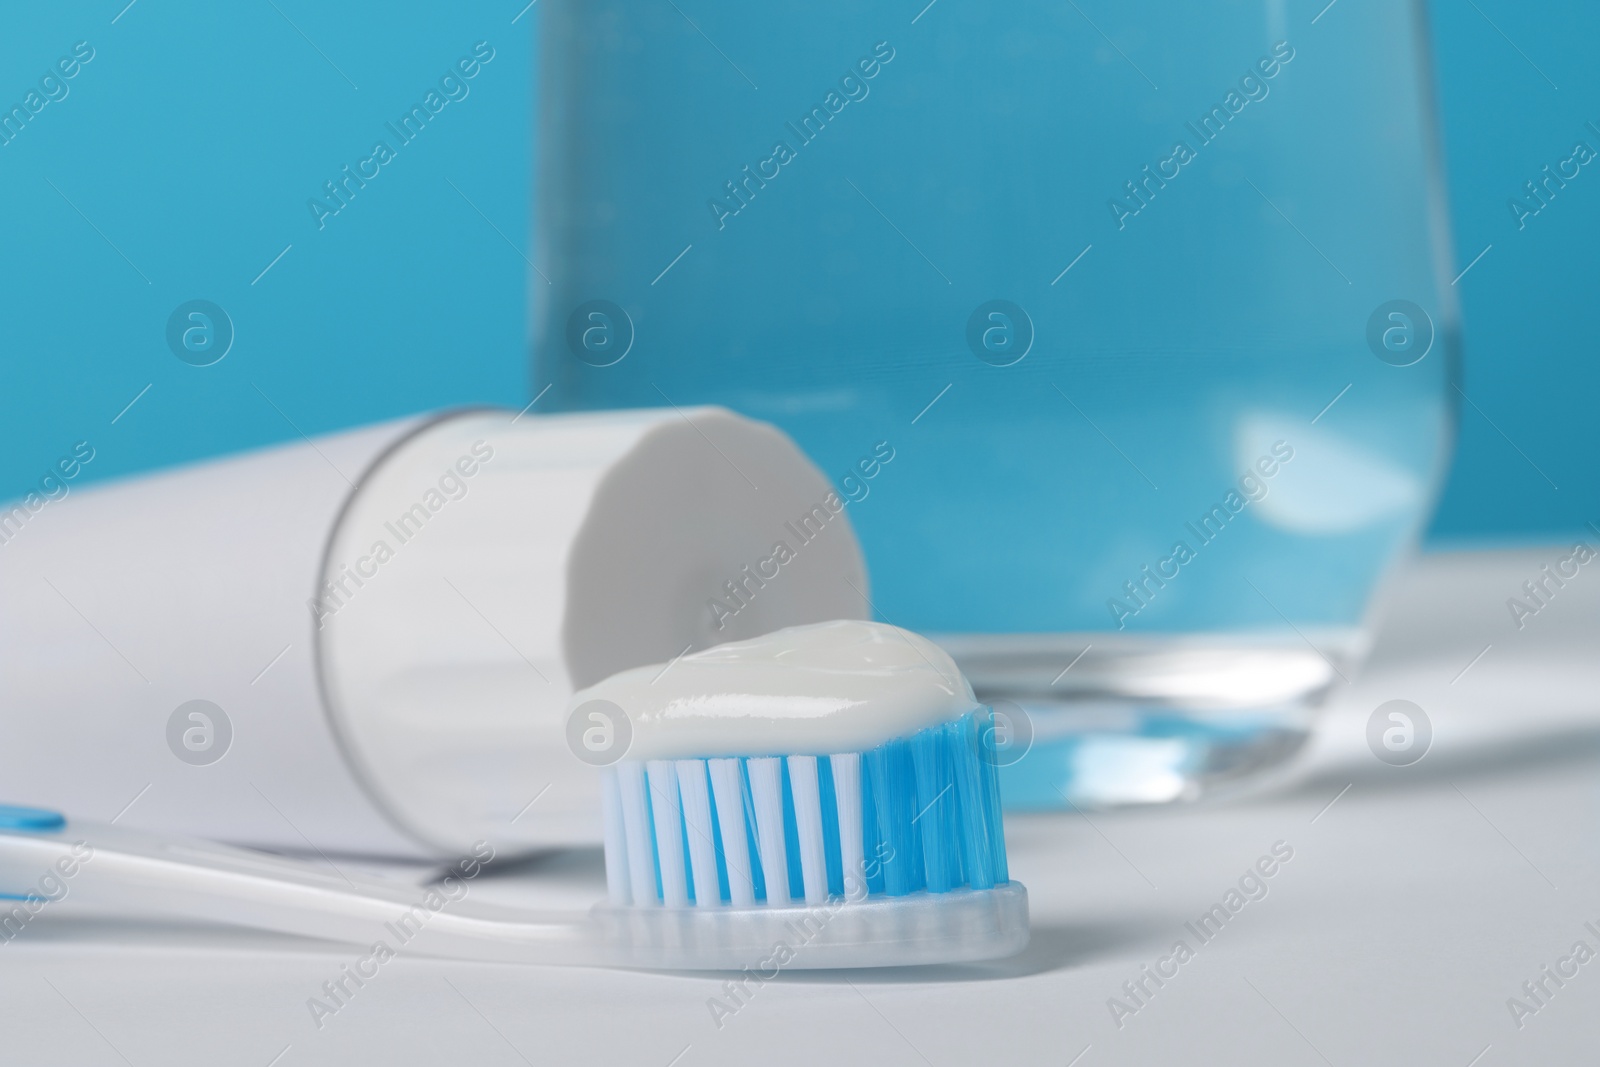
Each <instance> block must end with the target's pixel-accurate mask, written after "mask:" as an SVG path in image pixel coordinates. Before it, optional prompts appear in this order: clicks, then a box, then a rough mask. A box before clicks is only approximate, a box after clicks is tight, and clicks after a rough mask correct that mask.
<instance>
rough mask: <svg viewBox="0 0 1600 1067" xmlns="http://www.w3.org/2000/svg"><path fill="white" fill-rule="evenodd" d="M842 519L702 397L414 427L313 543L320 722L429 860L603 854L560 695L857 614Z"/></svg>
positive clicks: (803, 472) (805, 463) (854, 559)
mask: <svg viewBox="0 0 1600 1067" xmlns="http://www.w3.org/2000/svg"><path fill="white" fill-rule="evenodd" d="M843 512H844V505H843V502H842V501H841V500H840V499H839V497H838V496H837V494H836V493H835V492H834V491H833V490H832V488H831V487H830V486H829V484H828V482H827V480H826V479H825V478H824V477H823V475H822V474H821V472H820V471H818V470H817V469H816V467H815V466H814V465H812V463H811V462H810V461H809V460H807V459H806V458H805V456H804V455H803V454H802V453H801V452H800V451H799V449H798V448H796V447H795V445H794V444H793V443H792V442H791V441H790V440H789V439H788V438H787V437H785V436H784V435H783V434H782V433H781V432H779V431H778V430H776V429H774V428H773V427H771V426H768V425H766V424H764V423H758V422H754V421H751V420H749V419H745V418H741V417H739V416H737V415H734V414H732V413H731V412H728V411H725V410H722V409H719V408H693V409H687V410H681V411H680V410H675V409H663V410H649V411H625V412H603V413H595V414H574V415H552V416H546V417H537V416H522V417H518V418H513V417H512V416H511V415H510V414H509V413H505V412H469V413H465V414H458V415H454V416H451V417H447V418H445V419H443V420H440V421H438V422H434V423H432V424H429V425H427V426H425V427H423V428H422V429H420V430H419V431H418V432H416V433H415V434H413V435H411V436H409V437H407V438H405V439H404V440H402V441H401V442H400V443H398V444H397V445H396V446H395V447H394V448H392V449H391V450H390V452H389V453H388V454H387V455H386V456H384V457H383V458H382V459H381V460H380V461H379V462H377V463H375V464H374V465H373V468H372V469H371V470H370V471H369V472H368V474H367V475H366V476H365V478H364V479H363V480H362V482H361V484H360V485H359V486H358V487H357V489H356V491H355V493H354V494H353V495H352V496H351V498H350V501H349V503H348V504H347V506H346V507H345V510H344V513H343V515H342V516H341V517H340V520H339V522H338V524H337V527H336V528H335V530H334V533H333V536H332V538H331V540H330V543H329V548H328V553H327V556H326V558H325V560H324V564H323V568H322V577H323V580H324V582H325V584H324V585H323V586H322V589H321V591H320V593H319V594H318V600H317V602H316V614H317V616H318V619H317V621H318V629H317V641H318V643H317V653H318V655H317V660H318V674H319V677H320V682H321V686H322V691H323V696H324V701H325V704H326V706H327V709H328V714H329V717H330V720H331V724H332V726H333V731H334V733H335V735H336V736H337V738H338V739H339V742H340V744H341V746H342V748H343V749H344V752H345V756H346V758H347V759H348V760H349V762H350V764H351V766H352V768H353V769H354V771H355V773H356V774H357V776H358V777H359V778H360V779H361V780H362V782H363V784H364V785H365V786H366V788H367V790H368V791H369V792H370V794H371V795H372V797H373V798H374V800H375V801H376V802H377V803H378V804H379V806H380V807H381V808H382V809H383V810H384V811H385V812H386V814H387V815H388V816H389V817H390V818H391V819H392V820H393V821H394V822H395V823H396V824H397V825H398V826H399V827H400V828H401V829H403V830H404V831H406V832H407V833H408V834H409V835H410V836H412V837H414V838H416V839H417V840H418V841H419V842H421V843H423V844H424V845H426V846H427V847H429V848H430V849H433V850H436V851H439V852H442V853H450V852H456V851H460V850H465V849H467V848H469V847H470V846H471V844H472V843H473V842H475V841H478V840H487V841H489V842H491V843H492V844H494V846H495V847H496V849H499V850H504V851H512V852H514V851H517V850H527V849H534V848H540V847H547V846H554V845H563V844H572V843H581V842H598V841H599V840H601V836H602V835H601V820H600V795H599V775H598V774H596V772H595V770H594V768H593V767H591V766H588V765H586V764H585V763H584V762H582V761H580V760H579V759H578V757H577V756H576V755H574V754H573V752H572V751H571V750H570V749H569V747H568V743H567V737H566V722H565V713H566V707H567V703H568V699H569V697H570V696H571V695H572V693H573V692H574V691H575V690H577V689H580V688H583V687H585V686H588V685H592V684H593V683H595V682H597V681H599V680H600V679H602V678H604V677H606V676H608V675H610V674H612V673H614V672H616V671H619V670H622V669H625V668H628V667H634V666H638V665H640V664H646V663H660V662H666V661H670V660H672V659H673V658H675V657H677V656H679V655H682V654H683V653H685V652H688V651H693V650H697V649H702V648H707V647H710V646H711V645H714V644H719V643H721V642H723V641H730V640H737V639H741V638H747V637H752V636H756V635H758V634H762V633H766V632H768V631H770V630H773V629H777V628H779V627H782V626H793V625H798V624H802V623H809V622H820V621H824V620H827V619H836V618H864V617H866V610H867V606H868V605H867V601H866V597H867V592H866V590H867V583H866V576H865V572H864V567H863V564H862V559H861V552H860V549H859V547H858V545H857V542H856V538H855V534H854V532H853V530H852V529H851V527H850V523H849V520H848V518H847V517H846V516H845V515H844V513H843ZM780 542H781V543H783V544H784V545H786V546H787V548H788V551H787V552H782V553H779V552H777V551H776V548H777V545H778V544H779V543H780ZM780 557H781V559H782V560H783V562H781V563H780V562H779V558H780ZM774 569H776V572H777V573H776V574H775V575H774V574H773V571H774ZM758 572H761V573H764V574H765V575H767V577H764V578H760V580H759V581H758V580H757V579H756V577H752V576H756V575H758ZM669 669H670V668H669Z"/></svg>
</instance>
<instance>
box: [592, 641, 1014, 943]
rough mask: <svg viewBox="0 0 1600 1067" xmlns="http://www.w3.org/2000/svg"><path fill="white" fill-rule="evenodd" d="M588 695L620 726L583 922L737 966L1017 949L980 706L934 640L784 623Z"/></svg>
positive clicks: (985, 714) (626, 676)
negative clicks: (603, 903) (627, 734)
mask: <svg viewBox="0 0 1600 1067" xmlns="http://www.w3.org/2000/svg"><path fill="white" fill-rule="evenodd" d="M668 679H671V680H670V681H668ZM641 683H642V685H641ZM595 701H604V702H605V704H606V706H607V707H608V708H610V709H613V710H612V712H611V714H612V715H616V714H622V715H625V716H626V720H627V721H628V723H629V727H630V729H631V734H632V737H631V742H630V747H629V750H628V751H627V752H626V753H625V754H624V756H623V757H622V758H621V759H619V760H617V761H616V762H615V763H614V764H612V765H610V766H608V767H606V768H605V769H604V771H603V774H604V783H603V789H602V800H603V812H604V820H605V852H606V879H607V883H608V889H609V906H608V907H605V908H602V909H600V911H601V912H604V915H600V916H597V917H600V918H601V919H602V921H608V922H611V923H613V924H615V925H616V926H617V928H618V930H619V931H622V930H626V931H628V932H629V933H628V934H627V935H626V936H629V937H631V939H632V942H633V946H634V949H635V951H636V953H637V954H638V955H640V956H643V957H645V958H646V959H647V960H648V961H649V963H650V965H656V966H681V967H729V966H731V967H734V968H738V967H743V966H745V965H747V964H750V963H752V962H758V961H756V960H754V958H753V957H750V956H749V955H748V953H751V952H757V951H760V952H771V951H773V948H774V944H775V943H777V944H782V945H787V946H788V947H789V949H790V950H791V951H790V953H789V955H791V956H792V958H791V959H789V960H787V961H786V963H785V965H786V966H795V967H851V966H883V965H892V964H907V963H932V962H952V961H957V960H971V959H986V958H994V957H999V956H1005V955H1010V954H1012V953H1015V952H1017V951H1020V949H1021V948H1022V947H1023V946H1024V945H1025V944H1026V942H1027V936H1028V932H1027V894H1026V891H1025V890H1024V889H1023V888H1022V886H1021V885H1019V884H1017V883H1015V882H1012V881H1010V877H1009V872H1008V870H1007V866H1006V851H1005V840H1004V836H1003V833H1002V824H1001V813H1000V790H999V783H998V780H997V777H996V773H995V762H994V760H993V759H992V758H989V757H988V751H989V750H988V749H987V748H986V742H987V741H988V739H989V734H988V732H987V731H989V730H990V725H989V723H990V711H989V709H988V708H986V707H983V706H981V705H979V704H977V702H976V701H975V700H974V699H973V697H972V693H971V689H970V687H968V686H967V684H966V681H965V679H963V678H962V677H961V675H960V672H959V671H958V670H957V669H956V667H955V665H954V663H953V662H951V661H950V659H949V657H948V656H947V655H946V654H945V653H944V652H943V651H942V650H940V649H939V648H938V647H937V646H936V645H934V644H932V642H929V641H927V640H925V639H924V638H921V637H917V636H916V635H914V634H910V633H907V632H906V631H903V630H898V629H896V628H894V627H890V626H884V625H882V624H876V623H864V622H837V623H824V624H820V625H818V626H807V627H796V628H794V629H791V630H785V631H779V632H778V633H776V634H769V635H767V636H766V637H763V638H757V639H755V640H754V641H747V642H738V643H736V644H731V645H722V646H718V647H717V648H714V649H710V650H708V651H707V652H703V653H698V654H696V655H693V656H685V657H683V658H682V659H680V660H679V661H677V662H676V663H675V664H673V665H671V667H670V668H669V669H668V670H667V671H666V672H665V673H663V671H662V668H660V667H653V668H641V669H639V670H638V671H636V672H635V671H630V672H623V674H621V675H617V676H614V677H613V678H612V679H608V680H607V681H606V682H603V683H601V684H600V685H598V686H595V687H593V688H591V689H590V690H587V691H585V692H584V693H581V694H579V695H578V697H577V698H575V704H576V711H577V712H584V711H585V710H586V709H593V708H595V707H596V706H597V705H596V704H595ZM624 709H631V710H624ZM875 733H876V734H878V735H879V737H880V739H879V740H877V743H870V744H864V743H863V739H865V738H871V737H872V736H873V735H874V734H875ZM885 733H887V736H883V735H884V734H885ZM756 746H759V747H756ZM734 747H747V751H745V752H742V753H735V752H733V751H730V749H731V748H734ZM696 750H698V752H699V754H691V752H694V751H696ZM651 916H654V918H651ZM797 940H798V941H799V942H801V943H802V944H798V945H797V944H794V942H796V941H797ZM741 953H744V954H745V955H741ZM664 958H666V959H667V960H670V962H664ZM711 960H719V961H721V962H710V961H711ZM641 962H645V960H641Z"/></svg>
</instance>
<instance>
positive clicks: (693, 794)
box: [675, 759, 722, 908]
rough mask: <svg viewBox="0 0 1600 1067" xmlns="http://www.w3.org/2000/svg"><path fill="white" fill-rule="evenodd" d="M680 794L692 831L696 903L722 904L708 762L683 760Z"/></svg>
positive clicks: (678, 763) (686, 822) (679, 765)
mask: <svg viewBox="0 0 1600 1067" xmlns="http://www.w3.org/2000/svg"><path fill="white" fill-rule="evenodd" d="M675 763H676V766H677V769H678V793H679V795H680V796H681V797H682V798H683V824H684V826H685V827H686V828H687V829H688V831H689V835H688V836H689V873H690V875H691V876H693V878H694V902H695V904H697V905H698V906H700V907H702V908H710V907H716V906H717V905H718V904H721V903H722V890H721V889H719V888H718V887H717V844H716V840H715V838H714V837H713V836H712V834H713V832H714V831H713V828H712V824H711V796H710V794H709V793H708V791H707V789H706V761H705V760H698V759H681V760H676V761H675Z"/></svg>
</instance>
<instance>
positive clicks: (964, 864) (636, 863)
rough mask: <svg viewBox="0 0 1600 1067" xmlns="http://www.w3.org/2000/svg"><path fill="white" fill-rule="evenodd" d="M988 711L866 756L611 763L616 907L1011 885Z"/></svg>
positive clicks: (740, 904)
mask: <svg viewBox="0 0 1600 1067" xmlns="http://www.w3.org/2000/svg"><path fill="white" fill-rule="evenodd" d="M988 715H989V712H988V709H986V708H985V709H980V710H977V711H973V712H969V713H968V714H966V715H964V716H962V717H961V718H959V719H956V720H954V721H952V722H948V723H945V724H943V725H941V726H932V727H929V728H927V729H924V730H921V731H919V732H917V733H915V734H913V735H911V736H910V737H905V738H897V739H895V740H892V741H888V742H886V743H884V744H882V745H879V746H878V747H877V748H874V749H871V750H870V751H867V752H845V753H837V754H832V755H829V756H825V757H820V756H756V757H727V758H713V759H677V760H650V761H648V762H644V763H640V762H631V761H628V760H623V761H622V762H619V763H618V764H616V765H615V766H613V767H610V768H608V769H607V770H606V773H605V782H604V803H603V814H604V817H605V835H606V836H605V859H606V883H607V886H608V889H609V893H610V899H611V903H612V904H615V905H619V906H621V905H629V904H634V905H652V904H665V905H667V906H670V907H682V906H686V905H688V904H690V903H693V904H695V905H697V906H720V905H725V904H731V905H732V906H733V907H736V908H748V907H756V906H761V905H765V906H772V907H781V906H786V905H789V904H791V903H799V902H802V901H803V902H805V903H806V904H819V903H822V902H823V901H825V900H827V899H829V898H830V897H832V898H841V897H842V898H843V899H845V900H847V901H851V900H859V899H863V898H865V897H866V896H868V895H872V896H890V897H895V896H905V895H907V894H909V893H915V892H918V891H920V890H926V891H927V892H930V893H943V892H948V891H950V890H952V889H961V888H970V889H992V888H994V887H995V886H997V885H1001V884H1004V883H1005V882H1007V881H1008V874H1007V870H1006V853H1005V840H1004V838H1003V836H1002V833H1001V820H1000V787H999V782H998V779H997V777H996V774H995V767H994V765H993V763H992V761H989V760H986V759H984V758H983V747H982V740H981V735H980V731H981V728H982V726H983V725H984V724H985V723H986V722H987V720H988Z"/></svg>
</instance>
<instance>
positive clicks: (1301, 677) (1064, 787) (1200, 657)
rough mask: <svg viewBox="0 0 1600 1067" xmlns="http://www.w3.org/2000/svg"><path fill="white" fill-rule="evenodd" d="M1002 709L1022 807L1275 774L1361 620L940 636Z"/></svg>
mask: <svg viewBox="0 0 1600 1067" xmlns="http://www.w3.org/2000/svg"><path fill="white" fill-rule="evenodd" d="M938 640H939V643H940V644H941V645H942V646H943V647H944V648H945V649H946V650H948V651H949V652H950V654H951V655H952V656H953V657H954V658H955V660H956V662H957V663H958V664H959V665H960V666H961V668H962V670H963V671H964V672H965V673H966V675H967V677H968V678H969V679H970V680H971V682H972V685H973V689H974V691H975V692H976V693H977V696H978V699H979V700H982V701H983V702H984V703H986V704H990V705H992V706H993V707H994V708H995V711H996V722H997V737H998V741H997V743H996V744H995V746H994V750H993V751H994V756H993V758H994V759H995V762H997V763H998V764H999V765H1000V789H1001V796H1002V799H1003V802H1004V804H1005V806H1006V807H1007V808H1008V809H1012V810H1028V809H1035V810H1037V809H1048V808H1063V807H1068V806H1078V807H1086V808H1087V807H1093V808H1106V807H1120V806H1126V805H1134V804H1166V803H1171V802H1174V801H1194V800H1199V799H1200V798H1201V797H1212V796H1216V795H1219V794H1228V793H1237V792H1242V791H1245V790H1248V789H1250V788H1252V787H1257V786H1260V785H1261V784H1263V783H1264V782H1265V781H1267V780H1269V779H1270V778H1271V772H1272V771H1274V770H1275V769H1278V768H1281V767H1282V766H1283V765H1284V764H1285V763H1286V762H1287V761H1288V760H1289V759H1290V757H1292V756H1293V755H1294V753H1295V752H1296V751H1298V750H1299V748H1300V747H1301V746H1302V745H1303V744H1304V743H1305V741H1306V739H1307V738H1308V737H1309V736H1310V731H1311V726H1312V722H1313V719H1314V717H1315V712H1316V709H1317V707H1318V706H1319V705H1320V703H1321V702H1322V699H1323V697H1324V696H1325V695H1326V694H1327V692H1328V690H1329V688H1330V687H1331V686H1332V684H1333V682H1334V681H1336V680H1338V679H1339V678H1341V677H1342V676H1344V675H1347V674H1348V673H1349V670H1350V669H1351V667H1352V666H1353V665H1354V664H1355V663H1356V662H1358V661H1359V659H1360V658H1361V656H1362V655H1363V654H1364V652H1365V640H1364V637H1363V636H1362V634H1361V633H1360V632H1359V631H1354V630H1327V629H1323V630H1317V631H1312V630H1305V631H1303V635H1302V634H1289V635H1287V637H1285V636H1283V635H1278V634H1244V635H1233V634H1228V635H1219V634H1206V635H1163V636H1154V637H1129V636H1126V635H1122V634H1115V635H1112V634H1016V635H941V636H940V637H939V638H938Z"/></svg>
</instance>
